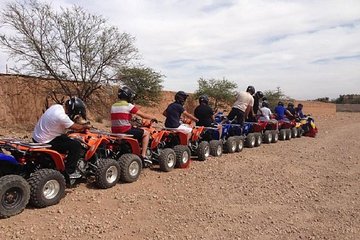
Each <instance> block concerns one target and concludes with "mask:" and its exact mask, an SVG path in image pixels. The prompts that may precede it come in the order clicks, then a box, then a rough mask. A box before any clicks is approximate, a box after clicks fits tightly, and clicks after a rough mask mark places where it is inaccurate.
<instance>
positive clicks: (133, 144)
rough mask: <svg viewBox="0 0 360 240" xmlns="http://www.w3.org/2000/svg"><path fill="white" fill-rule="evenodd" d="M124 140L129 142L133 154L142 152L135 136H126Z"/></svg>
mask: <svg viewBox="0 0 360 240" xmlns="http://www.w3.org/2000/svg"><path fill="white" fill-rule="evenodd" d="M122 140H123V141H126V142H127V143H129V145H130V147H131V152H132V153H133V154H135V155H138V156H139V155H140V154H141V151H140V146H139V142H138V141H137V140H136V139H135V138H130V137H124V138H123V139H122Z"/></svg>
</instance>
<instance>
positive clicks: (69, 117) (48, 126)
mask: <svg viewBox="0 0 360 240" xmlns="http://www.w3.org/2000/svg"><path fill="white" fill-rule="evenodd" d="M76 115H80V116H82V117H83V118H85V119H86V109H85V104H84V103H83V101H82V100H81V99H80V98H76V97H75V98H70V99H69V100H67V101H66V102H65V107H63V106H62V105H60V104H54V105H52V106H51V107H50V108H48V109H47V110H46V111H45V113H44V114H43V115H42V116H41V117H40V119H39V121H38V122H37V124H36V126H35V128H34V131H33V135H32V138H33V140H34V142H37V143H48V144H50V145H51V149H54V150H55V151H58V152H60V153H67V158H66V163H65V171H66V173H67V174H68V175H69V177H70V178H79V177H81V175H80V174H79V173H77V172H76V171H75V170H76V165H77V161H78V160H79V158H80V151H81V144H80V143H79V142H78V141H76V140H73V139H71V138H69V137H68V136H67V135H66V134H65V132H66V129H72V130H75V131H83V130H85V129H88V128H90V125H89V124H84V125H83V124H77V123H74V121H73V120H74V117H75V116H76Z"/></svg>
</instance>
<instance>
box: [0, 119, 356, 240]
mask: <svg viewBox="0 0 360 240" xmlns="http://www.w3.org/2000/svg"><path fill="white" fill-rule="evenodd" d="M315 119H316V124H317V126H318V127H319V133H318V135H317V137H316V138H308V137H302V138H300V139H291V140H290V141H282V142H278V143H276V144H270V145H265V144H263V145H261V146H260V147H258V148H254V149H244V150H243V151H242V152H241V153H234V154H224V155H223V156H222V157H219V158H214V157H211V158H209V159H208V160H207V161H205V162H198V161H193V162H192V164H191V165H190V167H189V168H188V169H176V170H174V171H172V172H169V173H164V172H160V171H157V169H145V170H144V171H143V173H142V175H141V177H140V179H139V180H138V181H137V182H135V183H131V184H123V183H119V184H117V185H116V186H115V187H113V188H111V189H107V190H99V189H95V188H93V187H92V185H91V184H86V183H81V184H80V185H78V186H77V187H75V188H71V189H67V193H66V196H65V198H64V199H62V200H61V202H60V203H59V204H58V205H55V206H51V207H47V208H43V209H34V208H31V207H28V208H26V209H25V210H24V212H22V213H21V214H19V215H16V216H14V217H11V218H8V219H2V220H0V236H1V237H0V239H341V240H345V239H360V200H359V198H360V164H359V156H360V144H359V140H360V135H359V134H360V131H359V129H360V114H359V113H337V114H336V116H332V117H326V116H315ZM6 131H7V132H6ZM6 131H5V130H4V129H3V130H2V132H0V134H3V135H5V134H14V133H16V131H17V130H15V129H14V130H8V129H7V130H6ZM18 131H20V134H23V135H26V134H30V133H27V132H26V130H23V129H21V128H18ZM18 133H19V132H18Z"/></svg>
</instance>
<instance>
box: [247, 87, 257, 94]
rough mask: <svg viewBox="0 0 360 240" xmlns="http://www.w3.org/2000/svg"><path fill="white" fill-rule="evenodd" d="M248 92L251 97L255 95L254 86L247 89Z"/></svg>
mask: <svg viewBox="0 0 360 240" xmlns="http://www.w3.org/2000/svg"><path fill="white" fill-rule="evenodd" d="M246 91H247V92H248V93H250V94H251V95H254V93H255V88H254V86H248V87H247V89H246Z"/></svg>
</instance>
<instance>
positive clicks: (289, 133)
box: [285, 128, 291, 140]
mask: <svg viewBox="0 0 360 240" xmlns="http://www.w3.org/2000/svg"><path fill="white" fill-rule="evenodd" d="M285 130H286V136H285V139H286V140H290V139H291V129H290V128H288V129H285Z"/></svg>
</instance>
